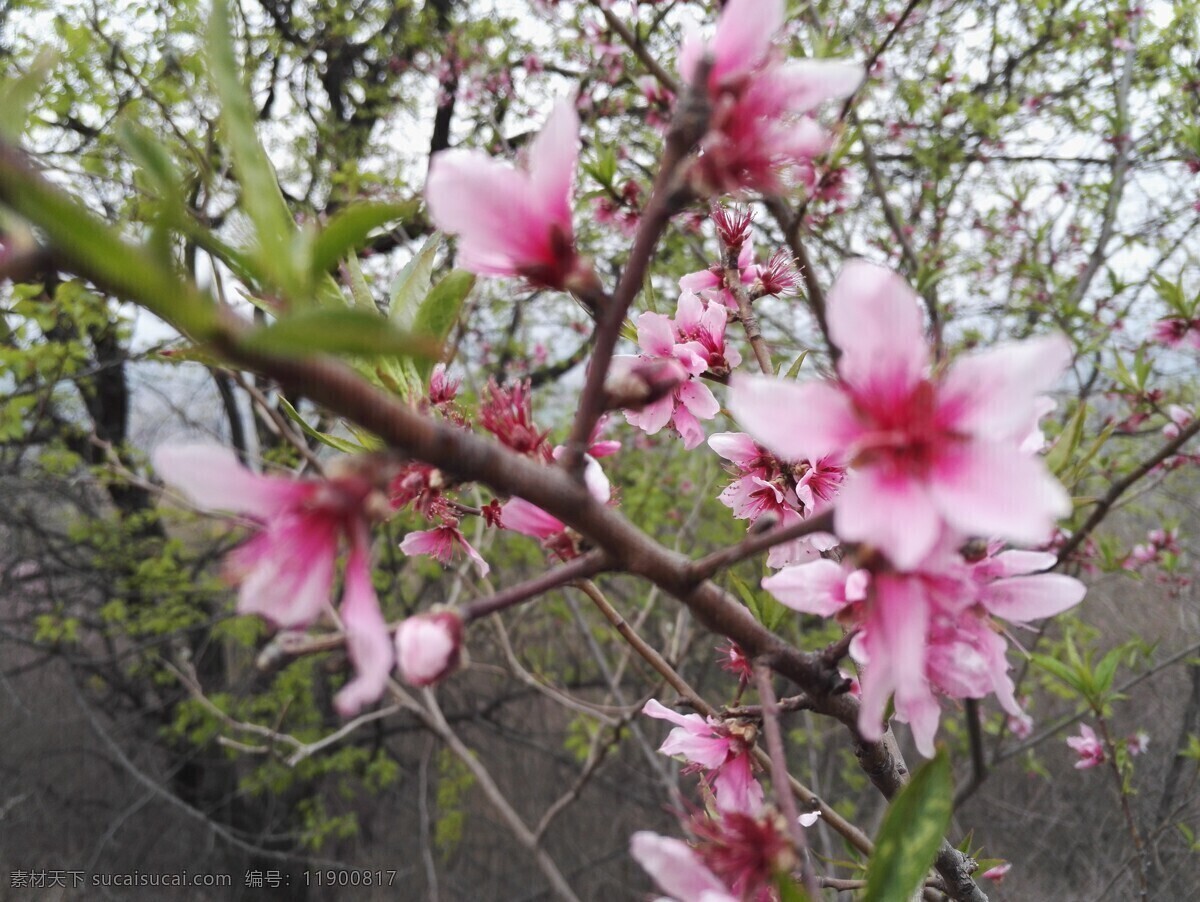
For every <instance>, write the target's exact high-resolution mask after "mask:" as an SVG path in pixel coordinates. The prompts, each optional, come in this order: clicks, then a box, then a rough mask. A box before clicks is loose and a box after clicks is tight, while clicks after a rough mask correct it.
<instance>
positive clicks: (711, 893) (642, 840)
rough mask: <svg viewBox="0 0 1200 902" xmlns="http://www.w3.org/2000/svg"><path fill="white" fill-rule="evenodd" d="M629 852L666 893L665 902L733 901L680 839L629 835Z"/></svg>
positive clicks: (697, 856)
mask: <svg viewBox="0 0 1200 902" xmlns="http://www.w3.org/2000/svg"><path fill="white" fill-rule="evenodd" d="M629 851H630V854H631V855H633V857H634V859H635V860H636V861H637V863H638V864H640V865H641V866H642V867H643V868H645V870H646V873H647V874H649V875H650V876H651V877H653V878H654V882H655V883H657V884H658V887H659V889H661V890H662V891H663V892H664V893H666V894H667V897H669V898H668V899H667V902H737V897H735V896H734V895H733V894H732V893H730V892H729V890H728V889H727V888H726V886H725V884H724V883H722V882H721V880H720V879H719V878H718V877H717V875H716V874H714V873H713V872H712V871H710V870H709V869H708V868H707V867H706V866H705V864H704V861H703V860H702V859H701V858H700V856H699V855H698V854H696V852H695V850H694V849H692V847H691V846H689V845H688V844H687V843H685V842H684V841H683V840H680V839H674V838H672V837H669V836H659V835H658V834H657V833H651V832H649V831H647V830H641V831H639V832H637V833H635V834H633V839H632V840H631V841H630V843H629Z"/></svg>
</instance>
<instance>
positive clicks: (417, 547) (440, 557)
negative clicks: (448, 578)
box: [400, 526, 454, 564]
mask: <svg viewBox="0 0 1200 902" xmlns="http://www.w3.org/2000/svg"><path fill="white" fill-rule="evenodd" d="M400 550H401V551H403V552H404V553H405V554H407V555H409V556H412V555H417V554H428V555H429V556H430V557H432V558H434V559H436V560H437V561H438V562H440V563H442V564H448V563H450V556H451V554H452V553H453V551H454V541H453V539H452V534H451V533H450V532H449V531H448V530H446V529H444V528H442V527H440V526H439V527H436V528H434V529H419V530H416V531H415V532H410V533H409V534H408V535H406V536H405V537H404V538H403V539H402V540H401V541H400Z"/></svg>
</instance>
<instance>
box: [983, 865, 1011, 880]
mask: <svg viewBox="0 0 1200 902" xmlns="http://www.w3.org/2000/svg"><path fill="white" fill-rule="evenodd" d="M1011 870H1012V862H1011V861H1003V862H1001V863H1000V864H998V865H996V866H995V867H991V868H988V869H987V870H986V871H984V872H983V873H982V874H981V875H980V876H981V877H983V879H984V880H991V881H992V882H993V883H1000V882H1002V881H1003V880H1004V878H1005V877H1007V876H1008V872H1009V871H1011Z"/></svg>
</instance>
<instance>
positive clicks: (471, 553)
mask: <svg viewBox="0 0 1200 902" xmlns="http://www.w3.org/2000/svg"><path fill="white" fill-rule="evenodd" d="M459 541H460V542H461V543H462V547H463V551H465V552H466V553H467V557H469V558H470V559H471V560H473V561H474V562H475V569H476V570H478V571H479V575H480V577H486V576H487V575H488V574H489V573H491V572H492V568H491V565H490V564H488V562H487V561H485V560H484V559H483V555H481V554H480V553H479V552H478V551H476V550H475V546H474V545H472V544H471V543H470V542H468V541H467V540H466V538H465V537H464V536H463V535H462V534H461V533H460V534H459Z"/></svg>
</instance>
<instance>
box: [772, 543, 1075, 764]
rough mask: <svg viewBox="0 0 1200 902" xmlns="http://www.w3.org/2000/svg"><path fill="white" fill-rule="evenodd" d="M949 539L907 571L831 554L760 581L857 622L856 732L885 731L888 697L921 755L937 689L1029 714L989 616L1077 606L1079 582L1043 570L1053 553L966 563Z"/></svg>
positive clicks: (816, 609) (783, 595)
mask: <svg viewBox="0 0 1200 902" xmlns="http://www.w3.org/2000/svg"><path fill="white" fill-rule="evenodd" d="M955 544H956V540H955V539H954V537H953V536H952V535H950V534H947V535H945V536H944V537H943V539H942V541H941V542H939V544H938V546H937V547H936V548H935V549H934V551H933V552H932V553H931V554H930V555H929V556H927V557H926V558H925V559H924V560H923V561H922V562H921V563H920V564H919V566H917V567H916V568H914V569H913V570H911V571H909V572H905V573H896V572H893V571H890V570H886V569H884V570H882V571H879V572H874V573H869V572H868V571H866V570H853V571H851V570H849V569H848V568H847V567H846V566H845V565H843V564H839V563H836V562H834V561H831V560H817V561H813V562H811V563H805V564H799V565H796V566H791V567H785V568H784V569H783V570H781V571H780V572H779V573H777V574H775V575H774V576H770V577H767V578H766V579H764V580H763V583H762V585H763V588H765V589H767V590H768V591H769V592H771V594H772V595H774V596H775V597H776V598H777V599H779V601H781V602H782V603H783V604H785V605H787V606H788V607H791V608H793V609H794V610H798V611H801V612H803V613H808V614H816V615H818V616H822V617H830V616H835V617H837V618H838V620H839V621H840V622H841V623H842V624H843V625H845V626H847V627H854V628H857V629H858V630H859V634H858V635H857V636H856V637H855V639H854V641H853V643H852V644H851V647H850V652H851V656H852V657H853V658H854V659H855V660H856V661H858V662H859V663H860V664H863V665H865V667H864V670H863V675H862V708H861V711H860V719H859V731H860V732H861V733H862V734H863V736H864V737H866V738H868V739H875V738H878V737H879V736H880V735H882V728H881V722H882V716H883V713H884V710H885V708H886V706H887V700H888V698H889V697H891V696H892V695H893V694H894V696H895V710H896V715H897V717H898V718H899V719H900V720H902V721H905V722H907V723H909V724H910V725H911V727H912V730H913V736H914V738H915V740H916V743H917V749H918V750H919V751H920V752H921V754H923V755H926V756H929V755H931V754H932V753H933V737H934V735H935V733H936V731H937V725H938V720H939V718H940V706H939V703H938V700H937V694H942V695H947V696H949V697H951V698H983V697H984V696H986V695H989V694H992V693H995V695H996V697H997V699H998V700H999V702H1000V704H1001V706H1002V707H1003V708H1004V709H1005V711H1007V712H1008V713H1009V714H1010V715H1012V716H1014V717H1021V716H1023V712H1022V711H1021V707H1020V705H1019V704H1018V703H1017V701H1016V699H1015V698H1014V696H1013V683H1012V680H1011V679H1010V677H1009V676H1008V670H1009V664H1008V661H1007V659H1006V651H1007V645H1006V642H1005V640H1004V637H1003V635H1002V634H1001V633H1000V632H999V631H998V630H997V629H996V626H995V624H994V622H993V620H992V617H1001V618H1004V619H1006V620H1010V621H1013V622H1017V623H1022V622H1025V621H1028V620H1032V619H1035V618H1041V617H1047V616H1051V615H1053V614H1057V613H1060V612H1061V611H1064V610H1066V609H1067V608H1070V607H1071V606H1073V605H1075V604H1077V603H1078V602H1079V601H1080V599H1081V598H1082V597H1083V594H1084V587H1083V584H1082V583H1080V582H1079V581H1078V580H1076V579H1073V578H1071V577H1068V576H1063V575H1061V574H1053V573H1041V572H1037V571H1040V570H1043V569H1045V568H1046V567H1048V566H1050V565H1052V564H1053V563H1054V562H1055V557H1054V555H1052V554H1045V553H1040V552H1023V551H1004V552H1000V551H999V546H998V545H997V546H993V547H992V549H991V551H992V554H991V555H989V556H985V557H983V558H981V559H980V560H979V561H974V562H969V561H967V560H964V559H963V557H962V555H961V554H959V553H958V551H956V550H955Z"/></svg>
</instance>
